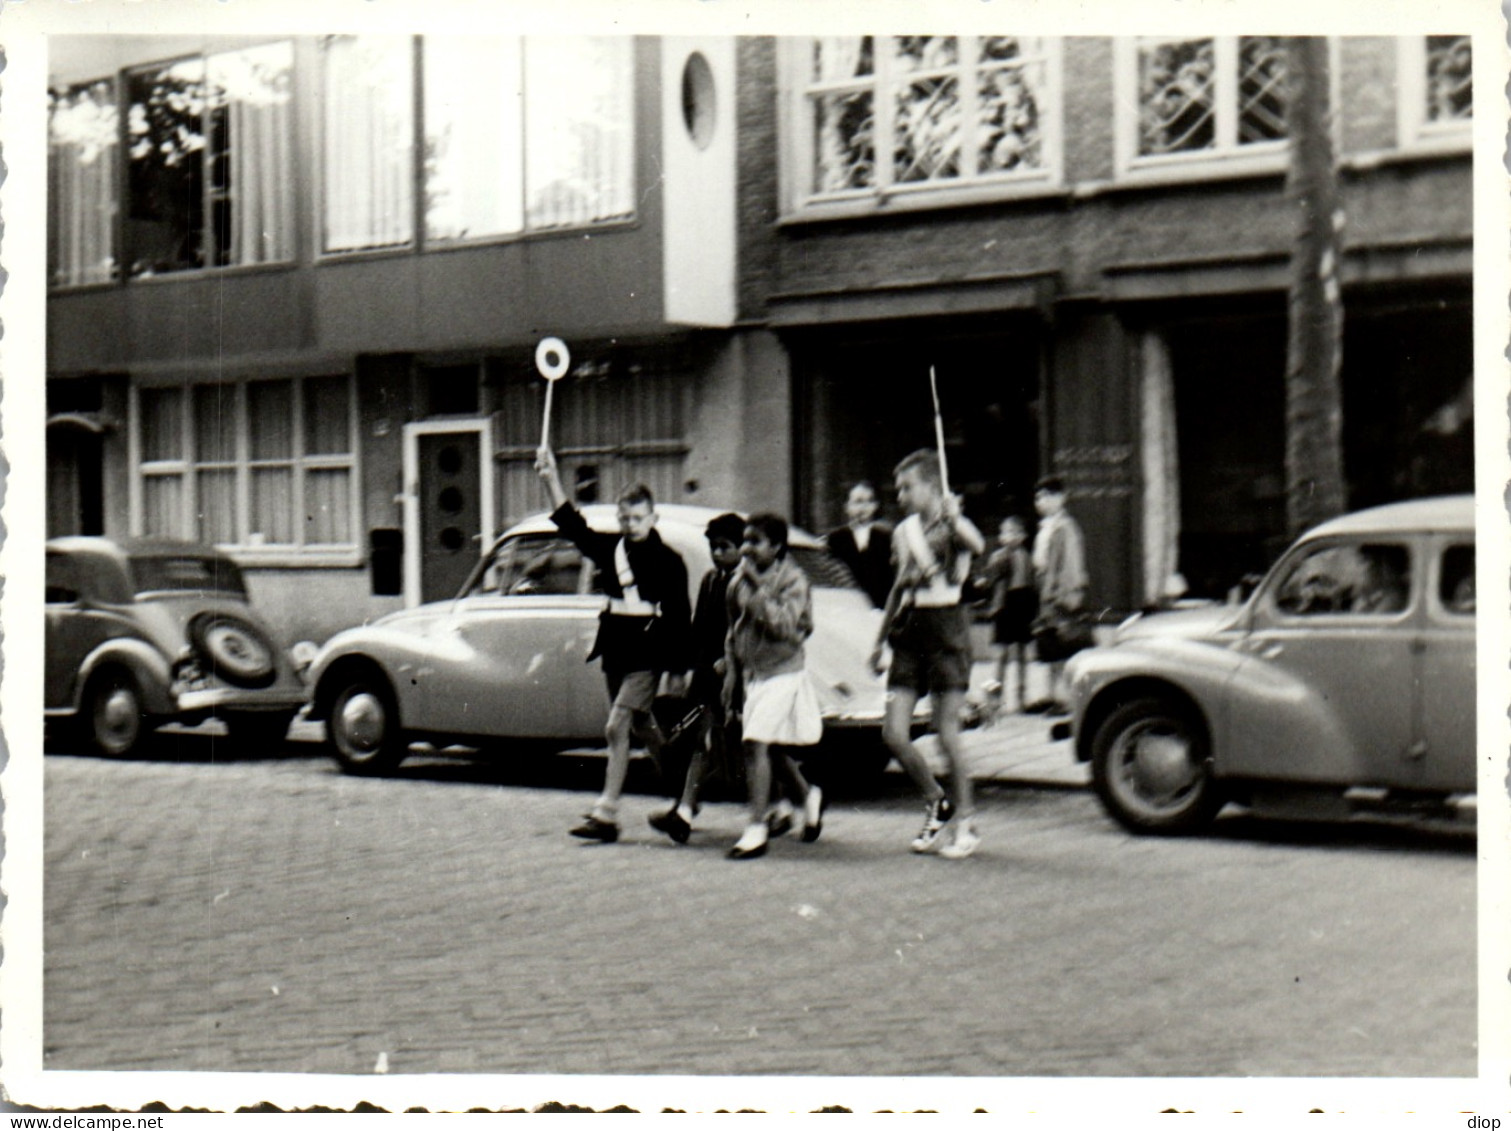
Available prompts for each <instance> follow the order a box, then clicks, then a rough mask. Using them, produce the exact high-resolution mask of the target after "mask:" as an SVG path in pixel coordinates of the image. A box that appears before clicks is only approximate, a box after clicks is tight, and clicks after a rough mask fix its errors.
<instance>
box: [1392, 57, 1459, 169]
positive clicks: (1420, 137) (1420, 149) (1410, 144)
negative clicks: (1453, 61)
mask: <svg viewBox="0 0 1511 1131" xmlns="http://www.w3.org/2000/svg"><path fill="white" fill-rule="evenodd" d="M1462 38H1465V39H1468V40H1469V44H1470V49H1471V50H1473V47H1474V37H1473V36H1471V35H1465V36H1463V37H1462ZM1427 39H1428V37H1427V36H1425V35H1408V36H1402V37H1400V38H1399V39H1398V40H1397V41H1396V147H1397V148H1398V149H1400V150H1402V151H1404V152H1407V153H1444V152H1447V153H1454V152H1468V151H1469V150H1470V149H1471V148H1472V146H1473V144H1474V114H1473V106H1474V101H1473V89H1472V84H1473V81H1474V80H1473V72H1472V69H1471V75H1470V83H1471V91H1470V116H1469V117H1467V118H1452V119H1449V120H1448V121H1446V122H1434V121H1431V120H1430V119H1429V118H1428V117H1427V107H1426V100H1427ZM1471 67H1472V64H1471Z"/></svg>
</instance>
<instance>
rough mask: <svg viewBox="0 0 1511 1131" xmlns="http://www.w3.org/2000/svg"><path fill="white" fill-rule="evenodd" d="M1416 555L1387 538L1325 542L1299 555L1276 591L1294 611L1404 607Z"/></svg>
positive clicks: (1367, 611) (1375, 611) (1370, 611)
mask: <svg viewBox="0 0 1511 1131" xmlns="http://www.w3.org/2000/svg"><path fill="white" fill-rule="evenodd" d="M1410 571H1411V555H1410V553H1409V552H1408V550H1407V548H1406V547H1405V546H1401V545H1392V544H1388V543H1353V542H1345V543H1337V542H1333V543H1325V544H1322V545H1319V546H1316V547H1314V548H1313V549H1312V550H1311V551H1310V552H1307V553H1303V554H1302V555H1301V556H1299V557H1298V558H1296V559H1295V560H1294V561H1293V562H1292V563H1291V564H1290V566H1289V567H1288V569H1287V570H1286V573H1285V575H1284V577H1282V578H1281V581H1280V584H1279V585H1278V586H1277V587H1276V590H1275V605H1276V607H1277V608H1279V609H1280V611H1281V612H1283V613H1286V614H1287V615H1289V616H1328V615H1343V616H1349V615H1364V616H1367V615H1376V616H1381V615H1384V616H1388V615H1390V614H1393V613H1399V612H1404V611H1405V609H1406V606H1407V603H1408V601H1409V600H1410V595H1411V572H1410Z"/></svg>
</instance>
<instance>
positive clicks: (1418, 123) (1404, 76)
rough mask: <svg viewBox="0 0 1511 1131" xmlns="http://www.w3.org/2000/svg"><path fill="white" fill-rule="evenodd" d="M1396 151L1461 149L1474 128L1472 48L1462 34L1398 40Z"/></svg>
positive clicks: (1469, 41)
mask: <svg viewBox="0 0 1511 1131" xmlns="http://www.w3.org/2000/svg"><path fill="white" fill-rule="evenodd" d="M1399 44H1400V50H1399V56H1398V65H1399V68H1400V80H1401V81H1400V82H1399V84H1398V85H1397V89H1398V97H1399V99H1400V102H1399V109H1400V113H1399V129H1400V144H1401V146H1402V148H1467V147H1468V146H1469V144H1470V132H1471V129H1472V127H1473V124H1474V47H1473V41H1472V40H1471V39H1470V37H1469V36H1467V35H1428V36H1414V37H1407V38H1403V39H1401V40H1400V41H1399Z"/></svg>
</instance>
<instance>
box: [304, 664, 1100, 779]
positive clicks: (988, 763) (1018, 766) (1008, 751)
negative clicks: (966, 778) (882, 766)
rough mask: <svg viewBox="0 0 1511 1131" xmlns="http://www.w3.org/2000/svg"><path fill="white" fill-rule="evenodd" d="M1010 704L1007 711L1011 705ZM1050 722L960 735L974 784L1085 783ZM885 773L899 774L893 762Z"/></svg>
mask: <svg viewBox="0 0 1511 1131" xmlns="http://www.w3.org/2000/svg"><path fill="white" fill-rule="evenodd" d="M995 675H996V673H995V671H994V670H993V666H992V664H991V663H990V662H986V661H982V662H978V663H977V664H976V665H975V667H974V668H973V669H972V672H971V690H970V692H969V695H970V698H971V699H972V700H974V701H977V702H984V701H985V699H986V685H987V684H988V683H990V682H991V681H992V679H993V678H995ZM1042 684H1043V676H1042V673H1041V672H1040V671H1039V670H1038V668H1037V665H1034V666H1032V667H1030V669H1029V680H1028V688H1029V698H1030V699H1031V700H1032V699H1035V698H1039V697H1041V694H1040V693H1041V692H1042V690H1043V687H1042ZM1008 685H1009V687H1013V686H1015V684H1014V682H1013V676H1012V672H1011V671H1010V672H1009V673H1008ZM1013 705H1015V704H1013V703H1012V702H1011V701H1010V702H1009V706H1013ZM1055 721H1056V720H1055V719H1054V718H1052V717H1050V716H1047V715H1022V714H1005V715H1003V716H1002V717H1001V718H1000V719H999V720H997V721H996V722H993V723H987V724H983V725H982V726H980V727H977V728H975V729H973V730H967V731H965V732H963V734H962V735H961V738H962V739H963V741H964V744H965V749H966V752H967V755H968V757H969V758H970V763H971V776H972V777H973V778H974V779H976V780H977V781H992V782H1001V783H1011V784H1015V785H1032V786H1045V787H1049V788H1055V789H1080V788H1084V787H1086V786H1087V785H1088V784H1089V783H1090V781H1091V768H1090V766H1089V765H1087V764H1086V763H1084V762H1077V761H1076V760H1075V746H1074V744H1073V743H1071V742H1052V741H1050V738H1049V727H1050V724H1051V723H1052V722H1055ZM289 741H291V742H323V741H325V727H324V725H323V724H321V723H312V722H308V721H306V720H305V719H303V718H299V719H296V720H295V721H294V725H293V726H292V727H290V728H289ZM918 746H919V749H920V750H922V751H923V752H924V755H925V757H927V758H928V759H929V762H930V765H931V766H933V768H934V770H935V772H937V773H942V772H943V771H944V758H943V756H942V755H941V754H940V753H939V750H938V740H937V739H936V738H935V737H934V736H933V735H929V736H927V737H925V738H922V739H919V741H918ZM888 772H890V773H899V774H900V773H902V769H901V768H900V767H899V766H898V765H897V763H896V762H893V763H892V765H891V767H890V769H889V771H888Z"/></svg>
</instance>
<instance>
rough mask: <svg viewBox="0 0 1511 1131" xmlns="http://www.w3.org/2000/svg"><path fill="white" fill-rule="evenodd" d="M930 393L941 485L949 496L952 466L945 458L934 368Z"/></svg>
mask: <svg viewBox="0 0 1511 1131" xmlns="http://www.w3.org/2000/svg"><path fill="white" fill-rule="evenodd" d="M929 392H931V393H933V394H934V440H935V442H936V443H937V444H938V445H939V485H940V487H941V489H942V490H943V491H944V493H945V495H946V496H948V495H949V493H950V465H949V463H948V462H946V460H945V458H944V418H943V417H942V416H940V415H939V382H938V381H937V380H935V378H934V367H933V366H932V365H931V366H929Z"/></svg>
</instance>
